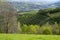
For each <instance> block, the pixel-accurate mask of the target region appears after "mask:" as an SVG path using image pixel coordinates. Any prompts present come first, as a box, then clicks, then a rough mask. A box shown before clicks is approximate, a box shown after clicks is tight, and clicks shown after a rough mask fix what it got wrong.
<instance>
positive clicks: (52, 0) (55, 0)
mask: <svg viewBox="0 0 60 40" xmlns="http://www.w3.org/2000/svg"><path fill="white" fill-rule="evenodd" d="M9 1H25V2H27V1H29V2H57V1H60V0H9Z"/></svg>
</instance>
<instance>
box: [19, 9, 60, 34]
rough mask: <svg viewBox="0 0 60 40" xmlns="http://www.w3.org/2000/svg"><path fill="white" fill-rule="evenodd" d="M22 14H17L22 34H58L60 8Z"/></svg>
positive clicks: (59, 29)
mask: <svg viewBox="0 0 60 40" xmlns="http://www.w3.org/2000/svg"><path fill="white" fill-rule="evenodd" d="M24 13H25V12H23V14H20V13H18V14H19V16H18V21H19V22H20V25H21V29H22V33H35V34H60V8H48V9H43V10H39V11H38V12H36V11H35V12H30V13H29V12H26V13H25V14H24Z"/></svg>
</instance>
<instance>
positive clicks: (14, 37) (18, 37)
mask: <svg viewBox="0 0 60 40" xmlns="http://www.w3.org/2000/svg"><path fill="white" fill-rule="evenodd" d="M0 40H60V36H59V35H34V34H0Z"/></svg>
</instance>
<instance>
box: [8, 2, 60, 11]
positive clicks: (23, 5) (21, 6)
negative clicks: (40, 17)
mask: <svg viewBox="0 0 60 40" xmlns="http://www.w3.org/2000/svg"><path fill="white" fill-rule="evenodd" d="M9 3H10V4H12V5H13V6H14V7H15V9H17V11H31V10H39V9H44V8H53V7H60V2H56V3H53V4H44V3H40V2H39V3H33V2H9Z"/></svg>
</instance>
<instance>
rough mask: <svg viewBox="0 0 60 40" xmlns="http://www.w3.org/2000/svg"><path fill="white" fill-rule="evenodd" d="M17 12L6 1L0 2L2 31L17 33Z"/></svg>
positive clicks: (0, 28)
mask: <svg viewBox="0 0 60 40" xmlns="http://www.w3.org/2000/svg"><path fill="white" fill-rule="evenodd" d="M16 14H17V12H16V10H15V9H14V7H13V6H12V5H10V4H9V3H7V2H0V15H1V17H2V18H0V25H1V26H0V30H1V32H2V33H18V32H19V29H18V25H17V17H16V16H17V15H16Z"/></svg>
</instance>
